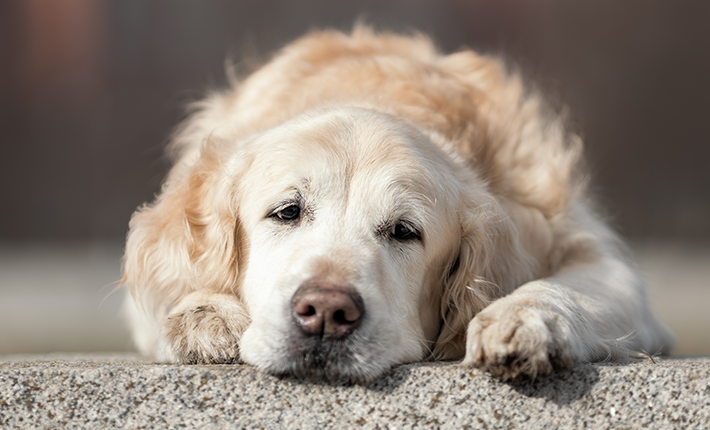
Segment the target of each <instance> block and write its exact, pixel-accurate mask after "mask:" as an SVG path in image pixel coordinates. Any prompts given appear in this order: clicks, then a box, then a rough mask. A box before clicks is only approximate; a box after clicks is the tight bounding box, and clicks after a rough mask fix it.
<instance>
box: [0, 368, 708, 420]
mask: <svg viewBox="0 0 710 430" xmlns="http://www.w3.org/2000/svg"><path fill="white" fill-rule="evenodd" d="M468 427H470V428H487V429H498V428H505V429H507V428H659V429H660V428H662V429H667V428H678V429H686V428H701V429H707V428H710V358H689V359H666V360H656V361H655V363H654V362H652V361H651V360H648V361H643V362H638V363H633V364H628V365H623V366H622V365H581V366H578V367H576V368H575V369H574V370H572V371H570V372H564V373H557V374H554V375H552V376H547V377H541V378H538V379H537V380H536V381H534V382H526V383H522V384H512V383H501V382H499V381H497V380H495V379H493V378H491V377H490V376H488V375H486V374H484V373H480V372H477V371H471V370H469V369H463V368H460V367H458V366H456V365H451V364H414V365H407V366H400V367H398V368H395V369H393V370H392V372H391V373H390V374H389V375H388V376H386V377H385V378H383V379H381V380H379V381H378V382H376V383H373V384H372V385H369V386H366V387H365V386H359V385H329V384H325V383H316V382H302V381H297V380H294V379H279V378H275V377H272V376H269V375H265V374H262V373H260V372H257V371H256V370H254V369H253V368H251V367H248V366H172V365H163V364H154V363H150V362H147V361H144V360H143V359H141V358H140V357H138V356H136V355H131V354H120V355H118V354H117V355H77V356H71V355H44V356H25V357H0V428H3V429H6V428H9V429H13V428H67V429H72V428H102V429H104V428H130V429H138V428H215V429H223V428H289V429H291V428H468Z"/></svg>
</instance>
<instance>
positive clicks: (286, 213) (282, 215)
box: [272, 205, 301, 221]
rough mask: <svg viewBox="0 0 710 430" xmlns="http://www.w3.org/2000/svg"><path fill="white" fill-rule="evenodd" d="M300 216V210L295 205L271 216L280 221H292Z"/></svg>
mask: <svg viewBox="0 0 710 430" xmlns="http://www.w3.org/2000/svg"><path fill="white" fill-rule="evenodd" d="M300 215H301V208H300V207H298V206H297V205H291V206H286V207H285V208H283V209H281V210H279V211H278V212H276V213H274V214H273V215H272V216H275V217H276V218H278V219H280V220H282V221H293V220H296V219H298V217H299V216H300Z"/></svg>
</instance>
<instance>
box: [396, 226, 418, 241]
mask: <svg viewBox="0 0 710 430" xmlns="http://www.w3.org/2000/svg"><path fill="white" fill-rule="evenodd" d="M390 236H391V237H392V238H393V239H396V240H399V241H402V242H406V241H409V240H419V239H421V236H420V235H419V232H417V231H416V230H415V229H414V228H413V227H411V226H409V225H407V224H405V223H402V222H398V223H397V224H395V225H394V227H392V231H390Z"/></svg>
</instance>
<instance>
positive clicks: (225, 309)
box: [161, 292, 249, 364]
mask: <svg viewBox="0 0 710 430" xmlns="http://www.w3.org/2000/svg"><path fill="white" fill-rule="evenodd" d="M248 323H249V318H248V317H247V314H246V312H245V310H244V307H243V306H242V305H241V303H240V302H239V301H238V300H237V299H236V297H234V296H231V295H226V294H210V293H206V292H195V293H192V294H190V295H188V296H186V297H185V298H184V299H183V300H182V301H181V302H180V304H179V305H178V306H176V307H175V308H174V309H173V311H172V312H171V313H170V315H168V317H167V318H166V319H165V321H164V322H163V331H162V339H161V341H162V350H163V355H164V358H165V359H166V360H167V361H171V362H177V363H184V364H220V363H238V362H239V339H240V338H241V335H242V333H243V332H244V330H245V329H246V326H247V325H248Z"/></svg>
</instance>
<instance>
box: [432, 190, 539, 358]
mask: <svg viewBox="0 0 710 430" xmlns="http://www.w3.org/2000/svg"><path fill="white" fill-rule="evenodd" d="M480 197H481V196H478V198H477V199H475V200H472V201H477V202H478V204H477V205H476V207H473V208H468V209H466V210H463V211H462V213H464V216H463V220H462V221H461V225H462V227H461V241H460V244H459V250H458V253H457V254H456V256H455V258H453V259H452V261H451V263H450V269H449V272H448V276H447V277H446V279H445V280H444V289H443V293H442V297H441V308H440V315H441V329H440V331H439V335H438V337H437V340H436V344H435V345H434V349H433V354H434V357H435V358H436V359H438V360H452V359H461V358H463V356H464V355H465V352H466V350H465V348H466V345H465V344H466V329H467V328H468V325H469V323H470V322H471V320H472V319H473V318H474V317H475V316H476V314H477V313H478V312H480V311H481V310H483V308H485V307H486V306H488V304H490V303H491V302H492V301H493V300H495V299H497V298H499V297H501V296H502V295H504V294H506V293H508V292H510V290H511V289H512V288H514V287H515V286H516V285H519V283H520V282H522V280H524V279H526V278H527V277H529V276H531V275H530V274H531V273H533V272H534V271H535V264H536V263H535V262H534V260H533V259H532V258H531V257H530V255H529V254H528V253H527V252H526V251H525V249H524V248H523V246H522V243H521V241H520V240H519V237H518V231H517V229H516V226H515V224H514V222H513V220H512V219H511V217H510V216H509V215H506V212H505V211H504V210H503V208H502V207H501V206H499V205H498V203H497V202H496V201H495V200H494V199H493V198H492V197H491V196H487V197H489V199H490V200H488V199H486V200H488V201H486V202H482V201H481V198H480ZM503 275H505V276H503Z"/></svg>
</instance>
